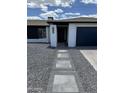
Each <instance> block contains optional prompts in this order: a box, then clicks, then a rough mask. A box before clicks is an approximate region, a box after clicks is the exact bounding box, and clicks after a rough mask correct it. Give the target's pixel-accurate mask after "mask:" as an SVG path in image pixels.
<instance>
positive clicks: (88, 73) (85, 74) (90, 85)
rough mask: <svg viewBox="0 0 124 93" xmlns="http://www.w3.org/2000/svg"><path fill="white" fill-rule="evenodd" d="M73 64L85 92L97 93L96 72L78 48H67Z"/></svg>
mask: <svg viewBox="0 0 124 93" xmlns="http://www.w3.org/2000/svg"><path fill="white" fill-rule="evenodd" d="M69 53H70V55H71V57H72V60H73V64H74V66H75V69H76V71H77V73H78V76H79V78H80V82H81V84H82V86H83V88H84V90H85V92H86V93H97V72H96V71H95V69H94V68H93V66H92V65H91V64H90V63H89V62H88V61H87V60H86V59H85V57H84V56H83V55H82V54H81V53H80V51H79V50H76V49H72V50H69Z"/></svg>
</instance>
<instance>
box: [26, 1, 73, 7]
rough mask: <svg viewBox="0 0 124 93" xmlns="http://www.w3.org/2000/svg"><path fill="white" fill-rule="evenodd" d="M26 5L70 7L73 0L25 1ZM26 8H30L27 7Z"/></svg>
mask: <svg viewBox="0 0 124 93" xmlns="http://www.w3.org/2000/svg"><path fill="white" fill-rule="evenodd" d="M27 2H28V3H33V4H35V5H37V6H38V7H40V4H43V5H50V6H62V7H71V5H72V4H73V3H74V2H75V0H27ZM28 7H30V6H29V5H28Z"/></svg>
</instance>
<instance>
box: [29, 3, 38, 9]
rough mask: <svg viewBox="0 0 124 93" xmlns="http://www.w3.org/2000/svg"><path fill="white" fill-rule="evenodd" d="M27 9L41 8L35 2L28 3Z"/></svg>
mask: <svg viewBox="0 0 124 93" xmlns="http://www.w3.org/2000/svg"><path fill="white" fill-rule="evenodd" d="M27 7H28V8H38V7H40V6H39V5H38V4H36V3H34V2H30V3H27Z"/></svg>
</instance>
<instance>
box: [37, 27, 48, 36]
mask: <svg viewBox="0 0 124 93" xmlns="http://www.w3.org/2000/svg"><path fill="white" fill-rule="evenodd" d="M38 37H39V38H46V28H45V27H44V28H38Z"/></svg>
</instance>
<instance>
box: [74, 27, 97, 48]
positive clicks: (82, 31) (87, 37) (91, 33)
mask: <svg viewBox="0 0 124 93" xmlns="http://www.w3.org/2000/svg"><path fill="white" fill-rule="evenodd" d="M76 43H77V46H97V27H78V28H77V41H76Z"/></svg>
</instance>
